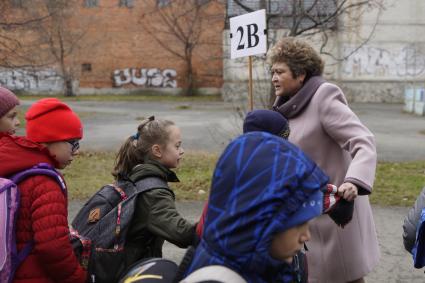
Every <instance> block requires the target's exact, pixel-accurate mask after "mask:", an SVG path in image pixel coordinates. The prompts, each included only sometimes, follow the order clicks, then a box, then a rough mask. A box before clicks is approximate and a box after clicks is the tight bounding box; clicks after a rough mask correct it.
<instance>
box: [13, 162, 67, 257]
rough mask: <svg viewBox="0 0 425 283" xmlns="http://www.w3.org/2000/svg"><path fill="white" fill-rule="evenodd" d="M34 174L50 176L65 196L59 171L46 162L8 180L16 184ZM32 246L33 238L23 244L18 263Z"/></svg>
mask: <svg viewBox="0 0 425 283" xmlns="http://www.w3.org/2000/svg"><path fill="white" fill-rule="evenodd" d="M35 175H46V176H49V177H52V178H53V179H55V181H56V182H57V183H58V184H59V186H60V188H61V191H62V192H63V194H64V195H65V197H66V196H67V190H66V185H65V181H64V180H63V178H62V176H61V175H60V174H59V172H58V171H56V169H55V168H54V167H53V166H51V165H50V164H48V163H39V164H37V165H35V166H33V167H31V168H29V169H27V170H24V171H21V172H19V173H17V174H15V175H13V176H12V177H11V178H10V180H11V181H12V182H13V183H15V184H18V183H20V182H22V181H23V180H25V179H26V178H28V177H30V176H35ZM33 246H34V240H29V241H28V242H27V243H25V246H24V247H23V248H22V250H21V251H20V252H19V253H18V255H17V258H18V262H19V263H21V262H22V261H23V260H24V259H25V258H26V257H27V256H28V255H29V254H30V252H31V250H32V248H33Z"/></svg>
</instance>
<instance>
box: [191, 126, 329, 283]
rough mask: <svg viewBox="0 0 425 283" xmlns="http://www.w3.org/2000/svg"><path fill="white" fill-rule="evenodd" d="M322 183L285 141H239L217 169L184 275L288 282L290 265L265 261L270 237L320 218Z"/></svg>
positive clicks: (261, 137)
mask: <svg viewBox="0 0 425 283" xmlns="http://www.w3.org/2000/svg"><path fill="white" fill-rule="evenodd" d="M327 183H328V177H327V176H326V175H325V174H324V173H323V172H322V171H321V170H320V169H319V168H318V167H317V166H316V164H315V163H314V162H312V161H311V160H310V159H309V158H308V157H307V156H306V155H305V154H304V153H303V152H302V151H301V150H300V149H298V148H297V147H296V146H294V145H293V144H291V143H289V142H288V141H286V140H283V139H282V138H280V137H276V136H273V135H271V134H268V133H265V132H251V133H248V134H245V135H242V136H240V137H238V138H237V139H235V140H234V141H232V142H231V143H230V144H229V145H228V146H227V148H226V149H225V151H224V152H223V154H222V155H221V157H220V159H219V161H218V163H217V165H216V168H215V171H214V175H213V180H212V186H211V193H210V199H209V204H208V212H207V216H206V220H205V226H204V233H203V238H202V239H201V242H200V244H199V245H198V247H197V249H196V252H195V256H194V258H193V261H192V264H191V266H190V267H189V270H188V272H187V274H189V273H191V272H193V271H194V270H197V269H199V268H201V267H203V266H207V265H212V264H218V265H225V266H228V267H229V268H231V269H233V270H235V271H236V272H238V273H239V274H241V275H242V276H243V277H244V278H245V279H246V280H247V281H248V282H287V281H288V280H290V278H291V277H286V275H287V274H288V273H290V270H288V269H289V265H288V264H286V263H284V262H281V261H278V260H275V259H273V258H272V257H271V256H270V255H269V247H270V245H271V240H272V236H273V235H274V234H276V233H278V232H282V231H285V230H287V229H288V228H290V227H292V226H295V225H298V224H300V223H302V222H305V221H307V220H309V219H311V218H313V217H315V216H318V215H320V214H321V208H322V200H323V195H322V192H321V190H320V189H321V188H322V187H323V186H325V185H326V184H327ZM313 202H314V204H315V205H312V206H311V204H313ZM300 208H303V210H304V211H306V213H299V210H300ZM297 212H298V213H297Z"/></svg>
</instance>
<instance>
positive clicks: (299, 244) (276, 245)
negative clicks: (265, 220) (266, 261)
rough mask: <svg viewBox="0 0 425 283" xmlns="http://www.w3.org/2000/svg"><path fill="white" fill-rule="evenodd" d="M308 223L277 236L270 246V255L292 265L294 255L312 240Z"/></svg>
mask: <svg viewBox="0 0 425 283" xmlns="http://www.w3.org/2000/svg"><path fill="white" fill-rule="evenodd" d="M308 225H309V224H308V222H305V223H303V224H300V225H298V226H295V227H292V228H289V229H288V230H286V231H283V232H281V233H278V234H276V235H275V236H274V237H273V239H272V244H271V245H270V255H271V256H272V257H273V258H275V259H277V260H280V261H285V262H287V263H289V264H290V263H292V259H293V257H294V255H296V254H297V252H298V251H300V250H301V249H302V248H303V246H304V243H305V242H306V241H308V240H310V230H309V226H308Z"/></svg>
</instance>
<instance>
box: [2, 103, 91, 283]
mask: <svg viewBox="0 0 425 283" xmlns="http://www.w3.org/2000/svg"><path fill="white" fill-rule="evenodd" d="M25 119H26V121H27V125H26V132H27V136H26V137H17V136H11V135H7V134H4V133H0V160H1V162H0V177H4V178H11V179H15V177H16V176H17V175H21V174H22V173H23V172H28V171H31V172H32V173H31V174H30V175H29V176H27V177H26V178H25V179H23V180H20V181H19V182H18V184H17V185H18V188H17V189H18V190H19V195H20V197H19V198H18V203H19V210H18V214H17V221H16V222H14V223H13V224H14V229H15V232H16V233H15V237H16V239H12V240H13V241H16V247H17V250H18V252H22V251H28V252H29V253H27V256H26V257H25V259H24V260H23V261H22V262H21V263H20V264H19V266H18V268H17V270H16V272H15V273H14V276H13V272H14V270H13V269H12V270H11V276H10V275H9V276H8V277H9V278H10V277H12V278H11V279H7V281H3V280H4V278H3V277H1V278H0V282H15V283H29V282H37V283H52V282H63V283H65V282H69V283H71V282H73V283H83V282H85V281H86V272H85V271H84V270H83V269H82V268H81V267H80V265H79V262H78V260H77V258H76V256H75V255H74V251H73V249H72V246H71V243H70V241H69V229H68V211H67V206H68V205H67V194H66V186H65V183H64V182H63V179H62V177H61V175H60V173H59V172H58V171H56V170H54V168H56V169H63V168H65V167H67V166H68V165H69V164H70V163H71V162H72V161H73V159H74V157H76V155H78V148H79V143H78V142H79V140H80V139H81V138H82V137H83V129H82V123H81V121H80V119H79V118H78V116H77V114H76V113H75V112H73V111H72V110H71V108H69V106H68V105H66V104H65V103H63V102H61V101H60V100H58V99H56V98H46V99H41V100H39V101H37V102H35V103H34V104H33V105H32V106H31V107H30V108H29V109H28V111H27V113H26V115H25ZM34 166H36V167H37V168H34ZM41 171H44V172H46V171H48V172H50V174H46V173H41ZM1 217H3V215H2V216H1ZM1 228H3V227H1ZM1 244H4V243H1ZM13 244H14V243H13ZM13 260H16V259H13ZM1 275H2V276H3V275H7V274H4V273H2V274H1ZM9 280H11V281H9Z"/></svg>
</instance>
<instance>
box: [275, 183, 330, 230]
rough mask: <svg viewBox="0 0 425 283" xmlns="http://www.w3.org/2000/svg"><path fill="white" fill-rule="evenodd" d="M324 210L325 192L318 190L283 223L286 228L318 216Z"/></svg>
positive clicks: (284, 228)
mask: <svg viewBox="0 0 425 283" xmlns="http://www.w3.org/2000/svg"><path fill="white" fill-rule="evenodd" d="M322 210H323V192H322V191H317V192H315V193H314V194H312V195H311V196H310V198H309V199H308V200H307V201H305V202H304V203H303V204H302V205H301V207H300V208H299V209H298V210H297V211H296V212H295V213H294V214H293V215H291V216H289V218H288V219H287V220H286V221H285V223H284V225H283V227H282V228H283V229H282V231H284V230H288V229H289V228H292V227H295V226H297V225H300V224H303V223H304V222H307V221H309V220H311V219H313V218H314V217H316V216H319V215H321V214H322Z"/></svg>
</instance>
